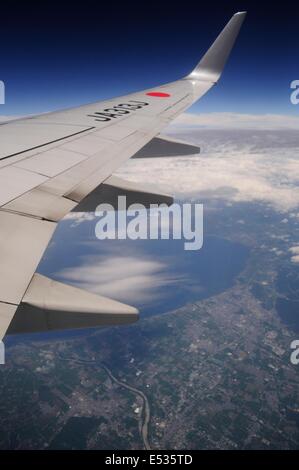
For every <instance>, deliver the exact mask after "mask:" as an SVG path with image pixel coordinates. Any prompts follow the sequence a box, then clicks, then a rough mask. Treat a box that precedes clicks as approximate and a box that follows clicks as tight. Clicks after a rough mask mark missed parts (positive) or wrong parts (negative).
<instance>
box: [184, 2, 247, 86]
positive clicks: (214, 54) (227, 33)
mask: <svg viewBox="0 0 299 470" xmlns="http://www.w3.org/2000/svg"><path fill="white" fill-rule="evenodd" d="M245 16H246V11H242V12H239V13H235V14H234V16H233V17H232V18H231V19H230V21H229V22H228V23H227V25H226V26H225V28H224V29H223V30H222V31H221V33H220V34H219V36H218V37H217V39H216V40H215V42H214V43H213V44H212V46H211V47H210V49H209V50H208V51H207V52H206V53H205V55H204V56H203V58H202V59H201V61H200V62H199V63H198V65H197V66H196V67H195V69H194V70H193V71H192V72H191V73H190V74H189V75H188V76H187V77H186V78H189V79H190V78H191V79H193V80H204V81H210V82H214V83H215V82H217V81H218V80H219V78H220V76H221V74H222V71H223V69H224V66H225V64H226V61H227V59H228V57H229V54H230V52H231V50H232V48H233V45H234V43H235V40H236V38H237V36H238V34H239V31H240V28H241V26H242V23H243V21H244V19H245Z"/></svg>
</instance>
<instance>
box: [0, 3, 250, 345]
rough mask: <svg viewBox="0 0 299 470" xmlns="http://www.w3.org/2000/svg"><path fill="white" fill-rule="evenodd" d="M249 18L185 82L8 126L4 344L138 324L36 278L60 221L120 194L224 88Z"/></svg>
mask: <svg viewBox="0 0 299 470" xmlns="http://www.w3.org/2000/svg"><path fill="white" fill-rule="evenodd" d="M244 17H245V12H242V13H237V14H235V15H234V16H233V17H232V19H231V20H230V21H229V23H228V24H227V26H226V27H225V28H224V30H223V31H222V33H221V34H220V35H219V36H218V38H217V39H216V41H215V42H214V44H213V45H212V46H211V48H210V49H209V50H208V52H207V53H206V54H205V55H204V57H203V58H202V60H201V61H200V62H199V64H198V66H197V67H196V68H195V69H194V71H193V72H192V73H191V74H190V75H188V76H187V77H184V78H183V79H181V80H178V81H176V82H172V83H168V84H166V85H162V86H159V87H156V88H153V89H150V90H145V91H141V92H138V93H133V94H130V95H127V96H122V97H119V98H115V99H112V100H108V101H102V102H98V103H93V104H88V105H84V106H81V107H78V108H74V109H68V110H63V111H59V112H53V113H48V114H43V115H40V116H36V117H30V118H27V119H20V120H16V121H13V122H9V123H4V124H2V125H0V280H1V281H0V339H1V338H3V336H4V335H5V334H6V333H18V332H27V331H28V332H29V331H43V330H51V329H61V328H73V327H84V326H85V327H87V326H97V325H102V324H115V323H128V322H131V321H135V320H136V319H137V318H138V311H137V310H136V309H135V308H134V307H131V306H128V305H124V304H122V303H119V302H116V301H114V300H110V299H106V298H103V297H100V296H95V295H94V294H91V293H88V292H85V291H82V290H80V289H77V288H74V287H71V286H68V285H65V284H62V283H58V282H54V281H52V280H50V279H47V278H45V277H44V276H40V275H38V274H36V268H37V266H38V264H39V261H40V259H41V257H42V255H43V253H44V251H45V249H46V248H47V245H48V243H49V241H50V240H51V237H52V236H53V233H54V231H55V228H56V226H57V223H58V222H59V220H61V219H62V218H63V217H64V216H65V215H66V214H67V213H68V212H70V211H71V210H73V209H75V207H76V206H77V205H78V204H79V203H82V202H84V200H85V198H86V197H87V196H88V195H89V194H90V193H92V192H93V191H94V190H96V188H98V187H99V185H101V184H105V183H106V184H108V185H109V184H110V185H111V184H112V183H111V181H114V184H115V181H116V182H117V179H115V178H114V177H112V175H113V172H114V171H115V170H116V169H117V168H119V167H120V166H121V165H122V164H123V163H124V162H125V161H126V160H128V159H129V158H130V157H132V156H133V155H134V154H136V153H137V152H138V151H139V150H140V149H142V147H144V146H145V144H147V143H148V142H149V141H151V139H153V138H154V137H155V136H156V135H157V134H159V132H160V131H161V130H162V129H163V128H164V127H166V126H167V125H168V124H169V123H170V122H171V121H172V120H173V119H174V118H175V117H176V116H178V115H179V114H180V113H182V112H183V111H185V110H186V109H187V108H188V107H189V106H190V105H191V104H192V103H194V102H195V101H196V100H198V99H199V98H200V97H201V96H203V95H204V94H205V93H206V92H207V91H208V90H209V89H210V88H211V87H212V86H213V85H214V84H215V83H216V82H217V81H218V79H219V78H220V75H221V72H222V70H223V67H224V65H225V62H226V60H227V58H228V55H229V53H230V50H231V48H232V46H233V44H234V42H235V39H236V37H237V35H238V32H239V29H240V27H241V24H242V22H243V20H244ZM111 177H112V180H111ZM113 178H114V179H113ZM116 184H117V183H116ZM121 186H122V187H125V186H126V185H125V184H124V183H122V184H121ZM128 187H130V184H128ZM130 188H131V187H130ZM141 190H142V188H141ZM131 191H132V188H131ZM134 191H135V192H136V188H134ZM137 192H138V191H137Z"/></svg>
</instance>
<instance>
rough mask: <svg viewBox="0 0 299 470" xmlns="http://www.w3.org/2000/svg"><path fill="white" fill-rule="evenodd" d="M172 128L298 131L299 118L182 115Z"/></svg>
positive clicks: (218, 114) (233, 114) (254, 115)
mask: <svg viewBox="0 0 299 470" xmlns="http://www.w3.org/2000/svg"><path fill="white" fill-rule="evenodd" d="M172 127H191V128H192V127H204V128H207V127H208V128H209V129H211V128H213V129H215V128H218V129H267V130H269V129H297V130H298V129H299V117H297V116H288V115H282V114H238V113H206V114H191V113H183V114H181V115H180V116H178V117H177V118H176V120H175V121H174V122H173V124H172Z"/></svg>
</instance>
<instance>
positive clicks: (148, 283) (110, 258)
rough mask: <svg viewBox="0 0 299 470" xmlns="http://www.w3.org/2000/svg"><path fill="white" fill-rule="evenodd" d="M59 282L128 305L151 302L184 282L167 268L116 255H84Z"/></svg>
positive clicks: (151, 260)
mask: <svg viewBox="0 0 299 470" xmlns="http://www.w3.org/2000/svg"><path fill="white" fill-rule="evenodd" d="M55 278H56V279H60V280H61V281H65V282H68V283H70V284H74V285H76V286H77V287H80V288H82V289H87V290H89V291H92V292H94V293H96V294H100V295H104V296H107V297H111V298H113V299H117V300H119V301H122V302H126V303H133V304H134V303H142V304H145V303H147V302H148V303H151V302H153V301H154V300H157V299H158V298H159V297H160V295H161V291H162V290H163V289H161V288H163V287H164V286H167V285H170V284H173V283H174V282H180V281H181V277H177V276H176V277H175V276H171V275H170V274H169V273H167V265H166V264H164V263H162V262H160V261H155V260H153V259H150V258H147V257H146V256H144V254H143V255H142V257H141V256H140V257H137V256H122V255H116V256H114V255H113V253H112V252H111V253H106V254H105V255H92V256H89V255H88V256H83V257H81V258H80V264H79V265H78V266H75V267H72V268H66V269H64V270H62V271H60V272H58V273H56V274H55Z"/></svg>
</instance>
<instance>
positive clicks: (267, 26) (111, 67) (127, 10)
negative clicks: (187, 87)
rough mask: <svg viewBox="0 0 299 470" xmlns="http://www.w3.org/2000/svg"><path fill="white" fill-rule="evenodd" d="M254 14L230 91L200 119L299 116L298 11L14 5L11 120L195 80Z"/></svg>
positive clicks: (8, 12)
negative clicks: (210, 52)
mask: <svg viewBox="0 0 299 470" xmlns="http://www.w3.org/2000/svg"><path fill="white" fill-rule="evenodd" d="M242 10H247V11H248V16H247V18H246V21H245V23H244V25H243V27H242V30H241V33H240V36H239V38H238V41H237V44H236V46H235V48H234V50H233V53H232V56H231V58H230V61H229V63H228V65H227V67H226V70H225V73H224V75H223V77H222V79H221V82H220V83H219V84H218V86H217V87H215V88H214V89H212V90H211V91H210V92H209V93H208V94H207V95H206V96H205V97H204V98H203V99H202V100H200V102H199V103H197V104H195V105H194V106H193V107H192V109H191V111H193V112H205V113H206V112H216V111H219V112H224V111H226V112H239V113H240V112H241V113H261V114H265V113H278V114H293V115H296V114H297V115H298V114H299V105H298V106H294V105H292V104H291V103H290V99H289V96H290V88H289V86H290V82H291V81H292V80H295V79H299V71H298V61H297V52H298V48H299V38H298V34H297V30H298V25H297V23H298V13H299V6H298V5H296V3H295V2H283V8H282V7H281V6H278V5H275V4H273V6H271V10H270V9H269V7H268V6H267V5H265V6H263V5H262V4H261V2H254V1H250V2H248V1H239V2H234V1H231V2H199V1H189V2H187V3H186V4H185V5H184V3H183V2H179V3H177V4H176V3H175V2H169V1H163V2H156V1H155V0H154V1H152V2H150V3H148V5H146V4H144V3H143V4H142V3H141V2H138V3H137V2H130V1H127V2H117V1H115V2H110V4H103V2H92V1H89V0H87V1H85V2H84V3H80V4H76V3H73V4H72V5H71V6H70V4H66V5H64V4H63V2H59V3H58V2H57V3H55V2H49V1H47V0H46V1H44V2H30V3H29V2H26V3H25V2H24V4H22V3H21V2H14V3H12V4H11V5H10V4H8V5H5V6H1V16H2V22H1V23H2V24H1V29H0V41H1V45H2V47H1V57H0V80H3V81H4V82H5V85H6V104H5V105H1V106H0V114H2V115H10V114H16V115H23V114H28V113H39V112H45V111H49V110H54V109H60V108H65V107H69V106H77V105H80V104H83V103H86V102H92V101H97V100H101V99H105V98H109V97H113V96H118V95H122V94H126V93H129V92H132V91H137V90H139V89H140V90H142V89H144V88H149V87H152V86H156V85H159V84H163V83H166V82H168V81H172V80H176V79H178V78H180V77H181V76H184V75H185V74H187V73H188V72H189V71H190V70H192V68H193V67H194V66H195V65H196V63H197V62H198V60H199V59H200V57H201V56H202V54H203V53H204V52H205V51H206V49H207V48H208V47H209V45H210V44H211V42H212V41H213V40H214V39H215V37H216V36H217V34H218V33H219V32H220V30H221V29H222V27H223V26H224V25H225V24H226V22H227V21H228V20H229V19H230V17H231V15H232V14H233V13H234V12H236V11H242Z"/></svg>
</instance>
